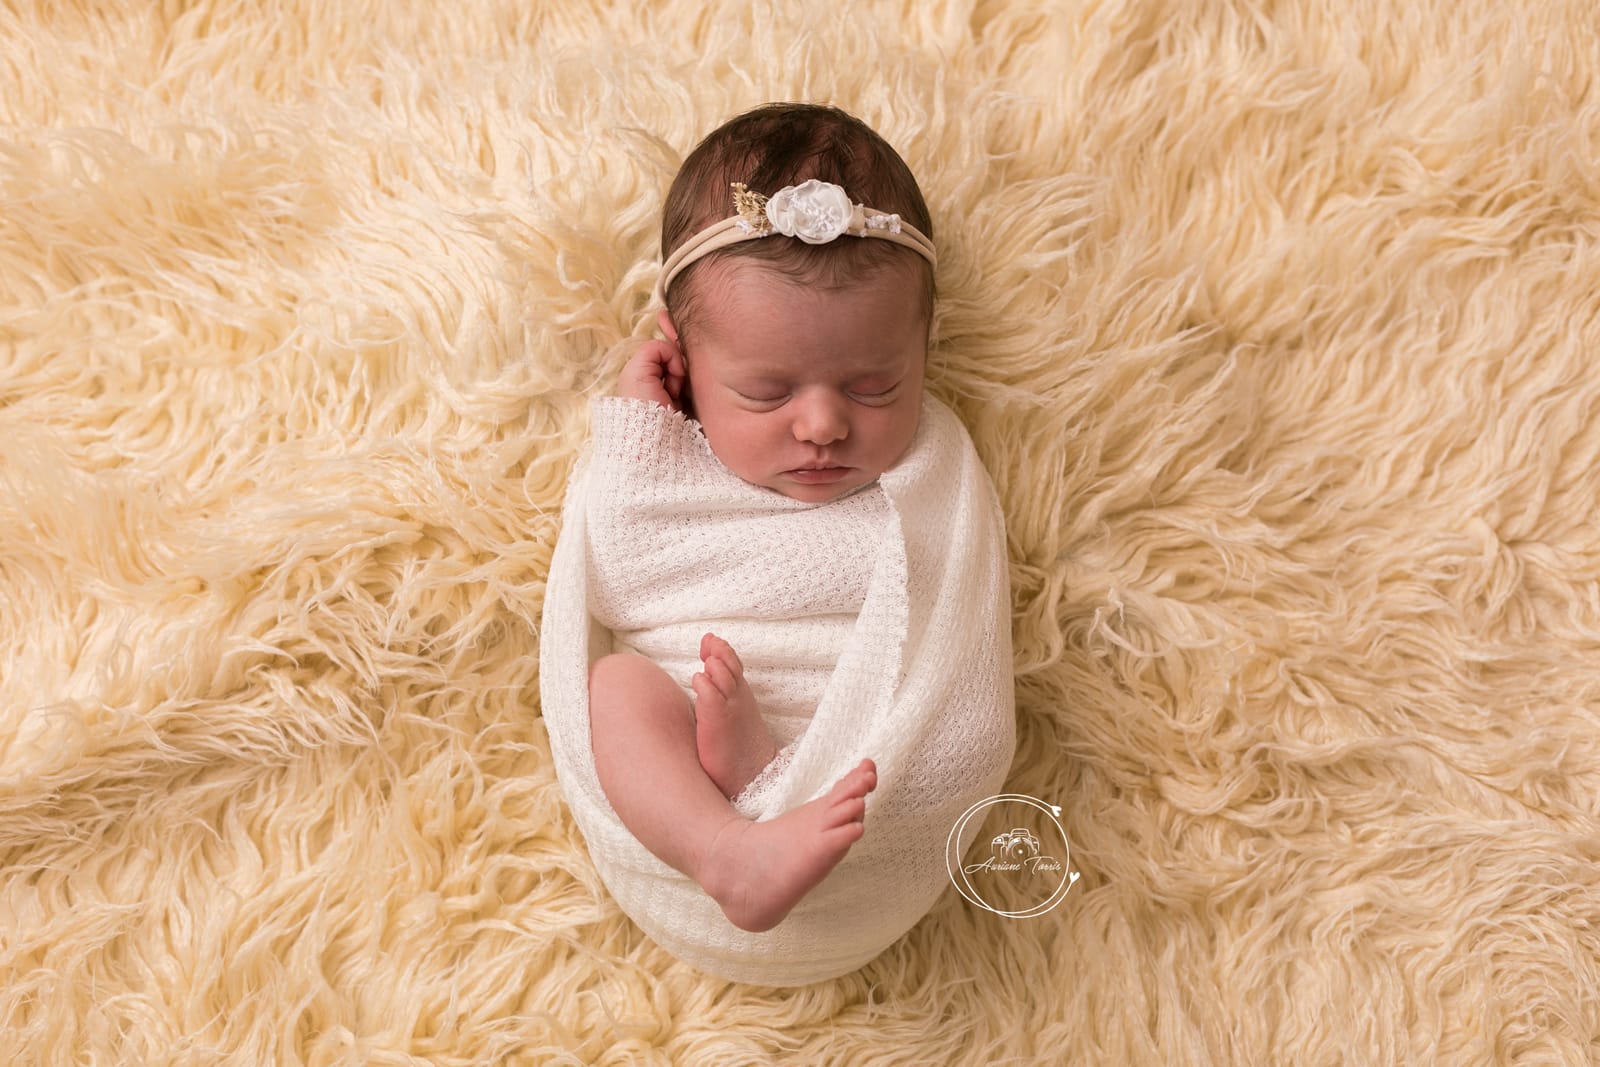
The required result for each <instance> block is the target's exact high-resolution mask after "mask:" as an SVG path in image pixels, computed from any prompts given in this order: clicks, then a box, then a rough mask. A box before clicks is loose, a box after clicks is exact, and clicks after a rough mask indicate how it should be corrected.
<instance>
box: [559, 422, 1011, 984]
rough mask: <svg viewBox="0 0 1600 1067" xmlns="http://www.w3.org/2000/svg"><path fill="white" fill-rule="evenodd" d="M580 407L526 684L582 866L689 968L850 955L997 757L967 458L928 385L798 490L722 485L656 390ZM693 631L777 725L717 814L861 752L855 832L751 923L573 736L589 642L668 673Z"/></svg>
mask: <svg viewBox="0 0 1600 1067" xmlns="http://www.w3.org/2000/svg"><path fill="white" fill-rule="evenodd" d="M593 411H594V439H593V441H592V442H591V445H590V448H589V450H588V452H587V453H586V454H585V456H584V457H583V458H582V459H581V460H580V461H579V465H578V468H577V470H576V471H575V473H574V475H573V479H572V483H571V485H570V487H569V489H568V493H567V498H566V506H565V511H564V514H563V526H562V531H561V537H560V540H559V542H558V543H557V546H556V551H555V556H554V559H553V561H552V564H551V570H550V579H549V585H548V588H547V592H546V598H545V607H544V620H543V626H542V631H541V642H540V644H541V648H540V686H541V703H542V705H543V714H544V718H545V722H546V725H547V727H548V729H549V733H550V747H551V751H552V753H553V755H554V757H555V764H556V773H557V775H558V777H559V778H560V781H561V785H562V791H563V793H564V795H565V796H566V799H567V802H568V804H569V805H570V806H571V808H572V811H573V814H574V816H575V818H576V820H577V822H578V826H579V828H580V829H581V830H582V831H583V834H584V837H585V839H586V841H587V843H588V845H589V852H590V855H591V856H592V858H593V860H594V863H595V866H596V868H597V869H598V870H599V872H600V875H601V878H602V879H603V880H604V881H605V884H606V886H607V887H608V888H609V889H610V890H611V892H612V894H613V895H614V896H615V897H616V899H617V902H618V904H620V905H621V907H622V909H623V910H624V911H625V912H626V913H627V914H628V915H629V916H630V917H632V918H633V920H634V921H635V922H636V923H638V925H639V926H640V927H641V928H642V929H643V930H644V931H645V932H646V933H647V934H649V935H650V937H651V938H653V939H654V940H655V941H656V942H658V943H659V944H661V945H662V946H663V947H664V948H666V949H667V950H668V951H670V952H671V953H673V954H674V955H676V956H678V957H679V958H680V959H683V960H685V961H686V962H688V963H690V964H692V965H694V966H696V967H699V968H700V969H702V970H705V971H707V972H710V973H713V974H718V975H721V976H724V977H727V978H731V979H734V980H737V981H743V982H752V983H759V984H767V985H799V984H803V983H807V982H814V981H820V980H823V979H827V978H832V977H835V976H837V975H840V974H844V973H847V972H849V971H852V970H855V969H856V968H858V967H860V966H861V965H863V964H864V963H866V962H868V961H869V960H871V959H872V958H873V957H874V956H876V955H878V953H880V952H881V951H883V950H884V949H885V948H887V947H888V946H889V945H890V944H891V943H893V942H894V941H895V940H896V939H897V938H899V937H900V936H901V935H902V934H904V933H905V932H906V931H907V930H909V929H910V928H911V927H912V926H913V925H914V924H915V923H916V922H917V920H919V919H920V918H921V917H922V916H923V915H925V914H926V913H927V912H928V910H929V909H930V908H931V907H932V906H933V904H934V902H935V901H936V900H937V899H938V897H939V895H940V893H941V892H943V890H944V889H945V888H946V887H947V886H948V885H949V877H948V874H947V871H946V867H945V846H946V839H947V837H948V835H949V833H950V829H951V827H952V825H953V824H954V823H955V822H956V820H957V819H958V818H959V817H960V815H961V814H962V812H963V811H965V810H966V808H967V807H968V806H969V805H971V804H972V803H974V802H975V801H977V800H981V799H982V798H984V797H985V796H988V795H991V794H993V793H995V792H997V791H998V790H999V789H1000V786H1001V784H1002V782H1003V780H1004V778H1005V775H1006V772H1007V770H1008V769H1009V767H1010V764H1011V758H1012V754H1013V750H1014V745H1015V724H1014V715H1015V710H1014V704H1013V695H1012V678H1011V636H1010V634H1011V632H1010V596H1009V590H1008V586H1007V576H1006V556H1005V536H1004V529H1003V525H1002V520H1001V513H1000V509H999V505H998V502H997V500H996V498H995V493H994V488H993V486H992V485H991V484H990V482H989V478H988V475H987V473H986V472H985V471H984V469H983V466H982V464H981V463H980V462H979V460H978V457H977V453H976V452H975V451H974V449H973V447H972V443H971V441H970V439H969V438H968V436H967V433H966V430H965V429H964V428H963V427H962V426H961V423H960V421H959V420H958V419H957V418H956V417H955V415H954V414H953V413H952V412H951V411H950V410H949V409H948V408H946V407H945V406H944V405H942V404H940V403H939V402H938V401H936V400H933V399H932V398H931V397H924V400H923V407H922V415H921V422H920V425H919V427H918V430H917V434H916V437H915V439H914V440H913V442H912V445H911V448H910V449H909V450H908V452H907V454H906V455H905V457H903V458H902V459H901V461H900V462H899V463H898V464H897V465H896V466H895V467H894V468H893V469H892V470H890V471H887V472H886V473H885V474H884V475H883V476H882V477H881V478H880V479H879V482H878V486H877V487H869V488H868V489H865V490H862V491H860V492H858V493H855V494H852V495H851V496H849V497H846V498H844V499H843V500H839V501H834V502H831V503H828V504H821V505H818V504H806V503H802V502H799V501H795V500H791V499H789V498H787V497H783V496H781V495H779V494H777V493H774V492H772V491H771V490H767V489H763V488H760V487H758V486H753V485H750V484H749V483H747V482H744V481H743V480H741V479H740V478H739V477H738V476H736V475H735V474H733V473H732V472H731V471H729V470H728V469H727V468H726V467H724V466H723V465H722V464H721V462H720V461H718V460H717V458H716V457H715V455H713V453H712V452H711V449H710V446H709V445H708V444H707V442H706V439H705V436H704V435H703V434H702V433H701V432H700V429H699V426H698V424H696V423H694V422H692V421H690V420H688V419H685V418H684V417H683V416H681V415H679V414H677V413H675V412H671V411H669V410H667V409H666V408H663V407H660V406H659V405H656V404H652V403H649V402H647V401H638V400H624V399H620V398H606V399H602V400H597V401H596V402H595V404H594V409H593ZM602 618H603V619H605V620H607V621H608V622H609V623H610V624H611V626H613V627H615V628H616V632H615V633H614V632H613V630H612V629H609V628H607V626H605V625H602V624H601V622H600V621H599V620H600V619H602ZM706 630H712V631H714V632H716V633H718V634H719V635H721V636H723V637H725V638H726V639H727V640H728V641H729V643H730V644H732V646H733V647H734V649H735V651H737V652H738V653H739V654H740V656H741V658H742V659H743V660H744V661H745V664H746V667H747V676H748V677H749V678H750V680H751V686H752V688H753V689H755V691H756V695H757V697H758V699H760V700H761V701H762V702H763V713H764V715H766V717H767V721H768V724H769V726H770V727H771V728H772V730H773V733H774V735H775V737H776V738H777V739H778V741H779V743H780V744H785V745H786V747H785V748H784V750H783V752H782V753H780V758H779V759H778V760H776V761H774V765H773V766H772V767H770V768H769V769H768V771H767V772H765V773H764V774H763V775H762V776H761V778H759V779H758V780H757V781H756V782H754V783H752V785H751V788H749V789H747V790H746V792H745V793H744V794H743V795H741V796H740V798H739V804H738V807H739V810H740V811H742V812H743V813H744V814H746V815H747V816H749V817H751V818H755V819H770V818H773V817H776V816H777V815H780V814H782V813H783V812H785V811H788V810H790V809H792V808H794V807H796V806H798V805H800V804H802V803H805V802H806V801H808V800H811V799H813V798H815V797H818V796H821V795H822V794H823V793H825V792H827V790H828V789H830V788H831V787H832V786H833V784H834V783H835V782H836V781H837V780H838V779H839V778H840V777H841V776H842V775H844V774H845V773H846V772H847V771H849V770H850V769H851V768H852V767H854V766H855V765H856V764H857V763H858V762H860V760H861V759H862V758H864V757H868V758H871V759H872V760H874V761H875V762H876V764H877V767H878V788H877V790H876V791H875V792H874V793H873V794H871V796H870V797H869V798H868V803H867V814H866V820H865V822H866V833H865V835H864V836H863V837H862V838H861V840H860V841H858V842H857V843H856V844H855V845H854V846H853V847H852V849H851V850H850V853H849V854H848V855H847V856H846V857H845V859H844V861H843V862H842V863H840V864H839V866H838V867H836V868H835V869H834V870H833V871H832V872H831V873H830V874H829V875H828V877H827V878H826V879H825V880H824V881H823V882H822V884H821V885H819V886H818V887H817V888H816V889H814V890H812V892H811V893H809V894H807V896H806V897H805V898H804V899H803V900H802V901H801V902H800V904H799V905H798V906H797V907H796V908H795V909H794V911H792V912H791V913H790V914H789V916H788V917H787V918H786V919H784V921H783V922H782V923H780V924H779V925H778V926H777V927H776V928H774V929H772V930H770V931H767V932H765V933H760V934H755V933H749V932H747V931H744V930H740V929H739V928H737V927H735V926H733V925H732V924H731V923H729V922H728V921H727V919H726V918H725V917H724V916H723V914H722V911H721V909H720V908H718V906H717V905H716V903H715V902H714V901H713V900H712V899H711V898H710V897H709V896H707V895H706V894H705V893H704V892H703V891H702V890H701V889H700V887H699V886H697V885H696V884H695V883H694V882H692V881H691V880H690V879H688V878H687V877H685V876H684V875H682V874H680V873H679V872H677V871H676V870H673V869H672V868H671V867H668V866H667V865H666V864H664V863H662V862H661V861H660V860H659V859H657V858H656V857H655V856H654V855H652V854H651V853H650V852H649V851H648V850H646V849H645V848H644V847H643V846H642V845H641V844H640V843H639V842H638V841H637V840H636V839H635V838H634V837H633V835H632V834H631V833H630V832H629V831H628V830H627V828H626V827H624V826H623V825H622V823H621V821H620V820H619V819H618V818H617V815H616V813H615V811H614V810H613V809H612V807H611V804H610V802H609V801H608V800H607V799H606V796H605V793H604V791H603V790H602V789H601V787H600V782H599V779H598V777H597V775H596V773H595V768H594V756H593V751H592V749H591V747H590V739H589V715H588V665H589V663H590V662H591V661H592V660H593V659H596V658H598V657H599V656H601V655H604V654H605V653H607V652H610V651H612V650H614V649H616V648H619V647H630V648H634V649H636V650H638V651H641V652H644V653H645V654H647V655H650V656H651V658H653V659H655V660H656V661H657V662H658V663H661V664H662V665H663V666H664V667H665V668H666V669H667V670H668V672H669V674H671V675H672V676H673V678H674V679H675V680H677V681H678V682H679V683H680V684H681V685H685V686H686V685H687V682H688V678H689V675H690V674H692V673H693V672H694V671H696V670H698V669H699V659H698V654H697V650H698V646H699V641H700V636H701V634H703V633H704V632H705V631H706ZM812 708H814V711H813V710H811V709H812ZM808 720H809V721H808Z"/></svg>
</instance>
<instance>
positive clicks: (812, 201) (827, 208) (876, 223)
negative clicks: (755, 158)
mask: <svg viewBox="0 0 1600 1067" xmlns="http://www.w3.org/2000/svg"><path fill="white" fill-rule="evenodd" d="M733 210H734V214H733V215H731V216H729V217H728V218H725V219H723V220H722V221H721V222H717V223H713V224H712V225H710V226H707V227H706V228H705V229H703V230H701V231H700V232H699V233H697V234H695V235H694V236H693V237H691V238H689V239H688V240H687V241H685V242H683V244H681V245H679V246H678V247H677V249H676V250H674V251H673V253H672V255H670V256H668V257H667V261H666V262H665V263H663V264H662V265H661V277H660V279H659V280H658V281H657V282H656V302H657V303H658V304H663V305H664V304H665V303H666V302H667V286H669V285H671V284H672V279H674V278H676V277H677V276H678V275H679V274H681V273H683V271H684V269H685V268H686V267H688V266H689V264H691V263H693V262H694V261H695V260H697V259H700V258H702V257H704V256H708V255H710V254H711V253H713V252H716V251H718V250H720V249H723V248H727V247H728V246H729V245H734V244H738V243H739V242H741V241H751V240H754V239H756V238H758V237H771V236H772V235H773V234H782V235H783V236H785V237H798V238H800V240H802V241H804V242H805V243H806V244H808V245H825V244H827V243H828V242H830V241H832V240H834V239H835V238H837V237H841V236H843V235H844V234H849V235H850V236H852V237H879V238H882V239H883V240H885V241H893V242H894V243H895V244H897V245H904V246H905V247H907V248H909V249H911V250H912V251H914V252H916V253H917V254H918V255H920V256H922V258H924V259H926V260H927V261H928V263H929V264H934V263H935V262H936V260H935V258H934V253H933V242H932V241H930V240H928V238H927V237H926V236H924V235H923V233H922V231H921V230H919V229H917V228H916V227H915V226H913V225H911V224H910V223H909V222H903V221H901V218H900V216H899V215H886V214H884V213H883V212H881V211H877V210H874V209H873V208H869V207H866V206H864V205H862V204H856V203H852V202H851V200H850V196H849V194H848V193H846V192H845V191H844V189H843V188H841V187H840V186H837V185H834V184H833V183H832V182H823V181H818V180H817V179H815V178H812V179H811V180H810V181H807V182H802V183H801V184H799V185H786V186H784V187H783V188H782V189H779V190H778V191H777V192H775V193H773V194H772V195H771V196H770V197H767V196H762V195H761V194H760V193H752V192H751V191H750V190H749V189H747V188H745V185H744V183H743V182H734V183H733Z"/></svg>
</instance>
